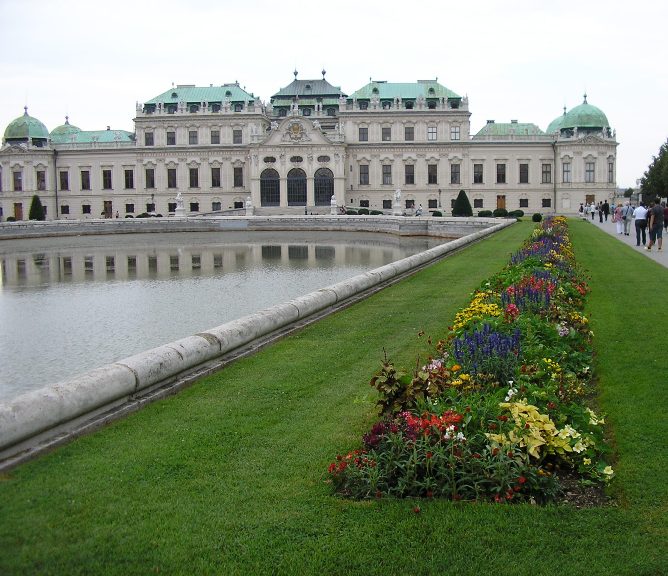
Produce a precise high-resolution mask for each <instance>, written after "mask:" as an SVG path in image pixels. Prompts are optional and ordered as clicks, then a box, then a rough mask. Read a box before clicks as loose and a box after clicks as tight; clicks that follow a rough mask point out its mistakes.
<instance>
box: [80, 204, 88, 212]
mask: <svg viewBox="0 0 668 576" xmlns="http://www.w3.org/2000/svg"><path fill="white" fill-rule="evenodd" d="M81 213H82V214H90V204H82V205H81Z"/></svg>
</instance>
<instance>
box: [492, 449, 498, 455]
mask: <svg viewBox="0 0 668 576" xmlns="http://www.w3.org/2000/svg"><path fill="white" fill-rule="evenodd" d="M499 452H500V450H499V449H498V448H494V449H492V456H496V455H497V454H498V453H499Z"/></svg>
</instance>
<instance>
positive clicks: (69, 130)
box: [51, 116, 81, 138]
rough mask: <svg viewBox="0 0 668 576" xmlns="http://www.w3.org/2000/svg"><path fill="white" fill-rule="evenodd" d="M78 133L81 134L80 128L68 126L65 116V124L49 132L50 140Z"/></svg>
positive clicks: (68, 121)
mask: <svg viewBox="0 0 668 576" xmlns="http://www.w3.org/2000/svg"><path fill="white" fill-rule="evenodd" d="M78 132H81V128H78V127H77V126H73V125H72V124H70V119H69V116H65V124H63V125H61V126H58V127H57V128H54V129H53V130H51V138H53V137H54V136H68V135H69V134H76V133H78Z"/></svg>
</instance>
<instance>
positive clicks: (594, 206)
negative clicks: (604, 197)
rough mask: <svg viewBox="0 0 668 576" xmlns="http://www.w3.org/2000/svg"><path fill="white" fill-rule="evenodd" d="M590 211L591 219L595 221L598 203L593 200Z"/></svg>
mask: <svg viewBox="0 0 668 576" xmlns="http://www.w3.org/2000/svg"><path fill="white" fill-rule="evenodd" d="M589 213H590V214H591V221H592V222H593V221H594V216H595V215H596V204H595V202H594V201H593V200H592V202H591V204H590V205H589Z"/></svg>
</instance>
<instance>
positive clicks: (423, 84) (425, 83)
mask: <svg viewBox="0 0 668 576" xmlns="http://www.w3.org/2000/svg"><path fill="white" fill-rule="evenodd" d="M419 96H422V97H424V98H425V99H429V98H447V99H461V96H459V94H456V93H455V92H453V91H452V90H450V89H449V88H446V87H445V86H443V85H442V84H439V83H438V80H418V81H417V82H386V81H385V80H372V81H371V82H369V83H368V84H367V85H366V86H364V87H362V88H360V89H359V90H357V91H356V92H353V94H352V95H351V96H350V97H351V98H355V99H357V100H369V99H371V98H374V97H377V98H380V99H381V100H383V99H394V98H401V99H402V100H414V99H417V98H418V97H419Z"/></svg>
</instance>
